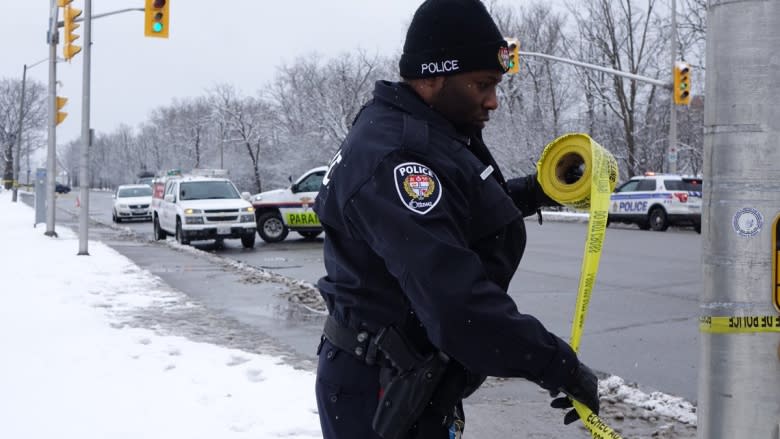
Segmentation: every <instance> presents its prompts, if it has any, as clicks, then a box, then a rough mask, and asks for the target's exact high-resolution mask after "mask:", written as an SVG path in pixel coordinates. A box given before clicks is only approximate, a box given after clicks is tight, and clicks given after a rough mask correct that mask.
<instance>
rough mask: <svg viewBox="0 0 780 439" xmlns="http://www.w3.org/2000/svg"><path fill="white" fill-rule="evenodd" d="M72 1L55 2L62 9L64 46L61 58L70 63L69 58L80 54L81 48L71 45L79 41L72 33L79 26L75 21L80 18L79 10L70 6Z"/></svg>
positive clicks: (59, 0)
mask: <svg viewBox="0 0 780 439" xmlns="http://www.w3.org/2000/svg"><path fill="white" fill-rule="evenodd" d="M72 1H73V0H57V5H59V6H62V8H63V12H62V13H63V22H64V23H65V26H64V28H65V29H64V32H63V36H64V38H63V39H64V40H65V41H64V44H63V45H62V56H63V57H64V58H65V59H66V60H68V61H70V60H71V58H73V57H74V56H76V54H77V53H79V52H81V46H77V45H75V44H73V42H74V41H76V40H78V39H79V35H76V34H74V33H73V32H74V31H75V30H76V29H78V28H79V27H80V26H79V25H78V24H77V23H76V19H77V18H79V17H80V16H81V9H76V8H74V7H73V6H71V5H70V3H71V2H72Z"/></svg>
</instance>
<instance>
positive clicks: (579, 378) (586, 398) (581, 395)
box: [550, 363, 599, 425]
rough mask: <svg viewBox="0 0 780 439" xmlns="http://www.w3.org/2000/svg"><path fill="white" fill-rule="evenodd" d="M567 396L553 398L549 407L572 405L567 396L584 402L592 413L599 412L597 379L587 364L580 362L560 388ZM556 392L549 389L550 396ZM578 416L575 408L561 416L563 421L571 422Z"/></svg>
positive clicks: (562, 407) (567, 406) (557, 407)
mask: <svg viewBox="0 0 780 439" xmlns="http://www.w3.org/2000/svg"><path fill="white" fill-rule="evenodd" d="M560 390H561V392H563V393H565V394H567V395H568V396H563V397H560V398H556V399H554V400H553V401H552V402H551V403H550V407H553V408H556V409H567V408H571V407H572V403H571V400H570V399H569V396H571V397H572V398H574V399H576V400H577V401H579V402H581V403H583V404H585V405H586V406H587V407H588V408H589V409H591V411H593V413H595V414H597V415H598V414H599V379H598V378H597V377H596V374H594V373H593V371H592V370H590V368H589V367H588V366H586V365H585V364H583V363H580V364H579V366H577V369H575V370H574V372H573V373H572V376H571V379H570V380H569V382H568V383H566V384H565V385H564V386H563V387H562V388H561V389H560ZM557 395H558V392H555V391H551V392H550V396H553V397H555V396H557ZM579 418H580V415H579V414H578V413H577V411H576V410H573V409H572V410H570V411H569V412H568V413H566V415H565V416H564V418H563V423H564V424H566V425H569V424H571V423H572V422H574V421H576V420H577V419H579Z"/></svg>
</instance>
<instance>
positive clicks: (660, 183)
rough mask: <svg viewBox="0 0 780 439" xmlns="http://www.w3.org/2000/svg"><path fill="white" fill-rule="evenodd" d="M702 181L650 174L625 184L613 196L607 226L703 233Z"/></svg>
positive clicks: (699, 179)
mask: <svg viewBox="0 0 780 439" xmlns="http://www.w3.org/2000/svg"><path fill="white" fill-rule="evenodd" d="M701 200H702V179H701V178H697V177H683V176H680V175H673V174H655V173H650V172H649V173H647V174H645V175H643V176H636V177H633V178H631V179H630V180H628V181H627V182H625V183H623V184H622V185H621V186H619V187H618V188H617V189H615V192H614V193H613V194H612V195H611V197H610V205H609V219H608V223H617V222H620V223H629V224H637V225H638V226H639V228H640V229H642V230H648V229H653V230H657V231H664V230H666V229H668V228H669V226H670V225H675V226H676V225H681V226H693V228H694V229H695V230H696V232H697V233H701Z"/></svg>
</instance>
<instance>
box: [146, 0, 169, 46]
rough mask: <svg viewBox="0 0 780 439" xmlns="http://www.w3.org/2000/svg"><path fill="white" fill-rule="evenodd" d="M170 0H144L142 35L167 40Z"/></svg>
mask: <svg viewBox="0 0 780 439" xmlns="http://www.w3.org/2000/svg"><path fill="white" fill-rule="evenodd" d="M170 3H171V2H170V0H146V7H145V8H144V13H145V15H146V18H145V20H144V35H145V36H147V37H155V38H168V16H169V13H168V8H169V6H170Z"/></svg>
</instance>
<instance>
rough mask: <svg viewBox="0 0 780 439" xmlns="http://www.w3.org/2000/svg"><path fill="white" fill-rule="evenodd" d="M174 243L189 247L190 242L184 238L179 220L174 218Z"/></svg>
mask: <svg viewBox="0 0 780 439" xmlns="http://www.w3.org/2000/svg"><path fill="white" fill-rule="evenodd" d="M176 241H178V242H179V244H181V245H189V243H190V240H189V239H187V238H185V237H184V232H183V231H182V230H181V220H180V219H179V218H176Z"/></svg>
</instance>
